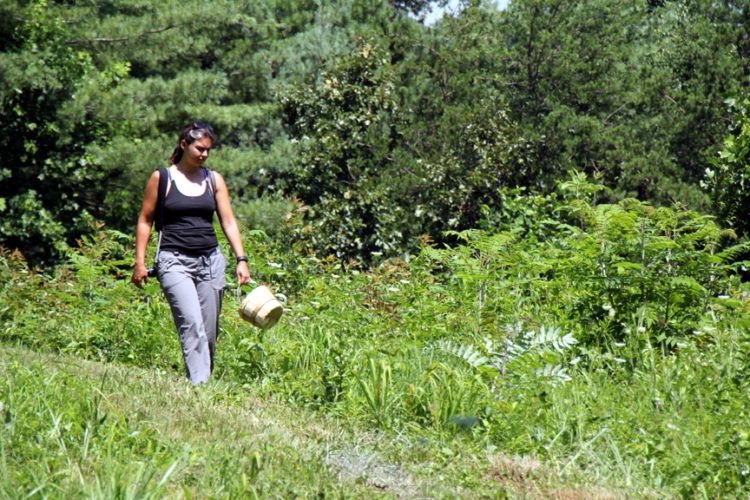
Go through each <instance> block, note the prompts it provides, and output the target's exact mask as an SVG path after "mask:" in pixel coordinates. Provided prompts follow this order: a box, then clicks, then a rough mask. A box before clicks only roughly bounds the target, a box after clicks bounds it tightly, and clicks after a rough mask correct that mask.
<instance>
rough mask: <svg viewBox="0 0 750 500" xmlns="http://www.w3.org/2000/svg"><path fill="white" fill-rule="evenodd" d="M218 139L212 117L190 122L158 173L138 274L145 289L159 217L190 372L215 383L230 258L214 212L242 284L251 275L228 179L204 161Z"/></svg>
mask: <svg viewBox="0 0 750 500" xmlns="http://www.w3.org/2000/svg"><path fill="white" fill-rule="evenodd" d="M215 141H216V133H215V132H214V129H213V127H211V125H209V124H208V123H205V122H194V123H191V124H189V125H187V126H185V127H184V128H183V130H182V132H181V133H180V137H179V139H178V141H177V147H176V148H175V149H174V151H173V152H172V155H171V156H170V158H169V162H170V167H169V168H161V169H159V170H156V171H155V172H154V173H153V174H151V178H150V179H149V181H148V184H147V185H146V194H145V196H144V199H143V206H142V208H141V214H140V216H139V217H138V225H137V228H136V237H135V268H134V269H133V276H132V278H131V281H132V282H133V283H135V285H136V286H138V287H139V288H140V287H141V286H142V282H148V274H149V273H148V270H147V269H146V263H145V259H146V247H147V245H148V240H149V235H150V234H151V226H152V224H153V223H154V221H156V227H157V230H159V231H160V234H159V246H158V249H157V261H156V262H157V263H156V275H157V277H158V279H159V283H160V284H161V288H162V290H163V291H164V295H165V296H166V298H167V301H168V302H169V306H170V308H171V309H172V316H173V318H174V322H175V325H176V327H177V331H178V333H179V336H180V342H181V344H182V354H183V357H184V360H185V368H186V371H187V376H188V378H189V379H190V381H191V382H192V383H193V384H196V385H197V384H201V383H203V382H205V381H207V380H208V378H209V376H210V375H211V372H212V371H213V365H214V354H215V352H216V336H217V333H218V330H219V312H220V311H221V301H222V298H223V293H224V286H225V285H226V276H225V275H224V270H225V268H226V265H227V262H226V259H225V258H224V255H223V254H222V253H221V250H220V248H219V243H218V240H217V239H216V232H215V231H214V228H213V216H214V212H216V213H217V214H218V216H219V222H220V223H221V228H222V230H223V231H224V234H225V235H226V237H227V240H228V241H229V245H230V246H231V247H232V251H233V252H234V254H235V256H236V259H237V271H236V272H237V279H238V281H239V283H240V284H247V283H248V282H249V281H250V272H249V270H248V266H247V257H245V252H244V250H243V247H242V240H241V238H240V232H239V229H238V227H237V221H236V220H235V218H234V214H233V213H232V207H231V205H230V202H229V192H228V191H227V186H226V184H225V183H224V178H223V177H222V176H221V175H220V174H218V173H216V172H213V171H211V170H209V169H207V168H206V167H204V163H205V161H206V159H207V158H208V155H209V153H210V151H211V148H212V146H213V144H214V142H215Z"/></svg>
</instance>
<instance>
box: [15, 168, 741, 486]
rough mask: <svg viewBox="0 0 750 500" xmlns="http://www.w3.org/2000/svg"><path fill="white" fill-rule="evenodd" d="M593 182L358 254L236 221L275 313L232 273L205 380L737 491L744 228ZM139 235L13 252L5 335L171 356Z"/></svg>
mask: <svg viewBox="0 0 750 500" xmlns="http://www.w3.org/2000/svg"><path fill="white" fill-rule="evenodd" d="M597 190H598V188H597V186H595V185H592V184H590V183H588V182H587V181H586V180H585V178H583V177H582V176H578V175H574V176H573V177H572V178H571V180H570V181H569V182H567V183H564V184H562V185H561V186H560V189H559V190H558V192H557V193H555V194H553V195H550V196H547V197H529V196H520V195H519V194H517V193H506V194H505V196H506V203H505V207H506V209H505V211H504V212H503V213H502V214H487V217H486V219H485V222H484V223H483V226H482V228H481V229H477V230H472V231H464V232H460V233H453V234H452V237H454V238H455V240H456V245H454V246H452V247H444V248H436V247H434V246H432V245H430V244H429V241H428V240H427V239H425V241H424V245H423V248H422V252H421V254H420V255H417V256H411V257H410V258H409V259H406V258H405V259H403V260H398V259H395V260H393V259H392V260H389V261H386V262H383V263H381V264H380V265H378V266H375V267H372V268H369V269H365V268H363V267H361V266H358V265H357V263H342V262H338V261H335V260H325V259H324V260H320V259H317V258H315V257H312V256H309V255H307V254H305V253H304V252H302V251H300V250H299V249H295V248H293V245H292V247H291V248H290V247H289V246H282V245H275V244H274V243H273V242H272V241H270V240H269V239H268V238H267V237H265V235H264V234H263V233H261V232H258V231H255V232H253V231H246V232H245V239H246V241H247V242H248V245H247V246H249V247H250V248H251V249H253V255H252V260H253V262H252V263H251V264H252V265H251V269H252V270H253V271H254V278H255V279H256V280H257V281H258V282H261V281H263V282H270V283H272V284H273V286H274V287H275V288H276V289H277V291H279V292H283V293H284V294H285V295H286V296H287V297H288V302H287V309H286V314H285V316H284V317H283V319H282V321H281V322H280V323H279V325H277V326H276V327H275V328H274V329H271V330H269V331H266V332H260V331H257V330H253V329H252V328H251V327H250V326H249V325H248V324H247V323H244V322H242V320H241V319H240V318H239V316H238V315H237V314H235V313H234V310H236V308H237V305H238V298H237V296H236V295H235V294H234V293H233V292H234V290H233V289H232V290H228V293H227V296H226V300H225V308H224V314H223V317H222V327H221V331H220V338H219V342H220V343H219V348H218V357H217V366H218V368H217V373H215V377H216V378H219V379H222V380H226V381H231V382H232V383H233V384H235V385H236V387H246V388H252V389H253V391H258V393H259V394H261V395H263V397H267V398H272V399H274V400H276V401H278V402H283V403H291V404H293V405H298V406H301V407H307V408H311V409H313V410H315V411H319V412H322V413H323V414H328V415H332V416H336V417H337V418H342V419H349V420H351V421H354V422H357V423H358V425H364V426H371V427H372V428H375V429H380V430H381V431H383V432H386V433H396V434H399V435H401V434H406V435H412V436H419V438H420V439H426V440H431V441H434V440H437V441H440V442H443V443H444V444H445V445H444V449H445V456H444V457H442V459H443V460H446V461H449V460H450V459H451V456H454V455H457V454H477V455H487V454H489V455H491V456H495V457H496V456H497V454H499V453H502V454H504V455H508V456H512V455H518V456H525V457H536V458H535V459H539V460H542V461H543V462H545V463H547V464H550V465H551V466H552V467H555V468H556V470H557V471H558V472H560V473H561V474H562V475H561V477H562V478H564V480H565V481H567V482H571V483H576V482H580V483H582V484H587V483H589V484H591V483H598V484H609V485H613V486H614V487H618V488H625V489H626V491H631V490H632V491H640V492H644V491H658V492H664V493H666V494H677V495H689V496H692V495H701V496H708V497H715V496H721V495H724V494H727V493H732V494H737V495H739V496H742V495H743V494H744V495H746V494H750V484H749V483H748V478H750V462H749V461H748V458H747V457H748V456H750V437H749V436H750V416H748V411H747V409H746V408H747V407H748V389H750V387H749V384H748V366H749V365H748V361H749V360H748V354H749V353H750V334H749V333H748V326H750V301H749V300H748V288H747V286H746V285H744V284H742V283H740V281H739V279H738V271H740V270H741V267H742V266H744V263H742V262H735V261H734V259H735V257H736V256H737V255H739V254H740V253H741V252H742V251H744V248H745V247H746V245H736V246H734V247H732V246H729V245H730V244H731V242H732V237H733V235H732V233H731V232H730V231H725V230H722V229H721V228H719V227H718V226H717V225H716V224H715V223H714V222H713V221H712V220H711V219H710V218H709V217H706V216H702V215H699V214H696V213H693V212H690V211H687V210H684V209H681V208H680V207H676V208H672V209H667V208H654V207H652V206H650V205H648V204H646V203H643V202H639V201H636V200H623V201H621V202H619V203H616V204H603V203H597V202H596V197H597ZM295 223H296V222H295V218H294V217H291V218H290V222H289V224H295ZM224 244H225V243H224ZM131 245H132V243H131V240H130V238H128V237H126V236H124V235H121V234H118V233H116V232H113V231H107V230H104V229H103V228H102V229H101V230H100V231H99V232H98V233H97V235H96V236H95V237H94V239H93V240H90V241H84V242H82V243H81V245H80V247H79V248H76V249H74V250H71V251H70V255H69V261H68V263H67V264H66V265H65V266H63V267H61V268H59V269H57V270H55V271H54V272H49V273H45V272H41V271H37V270H30V269H29V268H28V267H27V266H26V265H25V263H24V262H23V260H22V259H21V258H20V256H18V255H17V254H12V253H8V252H6V253H4V254H3V255H2V257H0V283H2V285H0V287H1V288H0V319H1V320H2V327H1V328H2V330H0V335H1V336H2V340H3V342H6V343H12V344H21V345H24V346H28V347H31V348H33V349H37V350H42V351H51V352H60V353H68V354H74V355H76V356H80V357H85V358H88V359H95V360H102V361H118V362H124V363H129V364H132V365H136V366H141V367H150V368H151V369H153V370H159V371H166V372H174V373H175V374H176V375H177V374H180V373H181V372H182V360H181V359H180V357H179V356H180V350H179V346H178V343H177V337H176V334H175V332H174V326H173V325H172V322H171V317H170V315H169V312H168V308H167V306H166V303H165V301H164V300H163V299H162V297H161V294H160V292H159V289H158V284H156V283H154V282H152V283H149V285H148V286H147V287H146V288H145V290H144V291H139V290H137V289H135V287H133V286H132V285H130V284H129V283H128V277H129V276H128V275H129V258H128V256H129V255H130V254H131V252H132V250H131ZM6 404H8V402H6ZM412 453H414V454H415V456H418V454H419V447H414V449H413V450H412ZM582 471H583V472H582ZM474 480H476V478H474V479H471V478H467V479H466V481H467V483H471V481H474Z"/></svg>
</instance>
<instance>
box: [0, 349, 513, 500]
mask: <svg viewBox="0 0 750 500" xmlns="http://www.w3.org/2000/svg"><path fill="white" fill-rule="evenodd" d="M0 380H2V382H0V401H1V402H2V403H1V404H2V407H1V409H0V412H1V413H2V419H3V421H4V422H5V423H4V425H3V427H2V431H1V432H2V439H0V447H1V448H0V460H1V461H0V480H1V481H0V497H8V498H17V497H25V496H26V495H28V494H32V496H41V497H45V496H51V497H78V496H84V497H99V498H162V497H187V498H190V497H201V498H205V497H218V498H236V497H237V496H239V495H242V496H249V497H252V496H256V495H257V496H269V495H270V496H281V497H291V496H319V495H325V496H334V497H366V496H372V495H373V494H375V495H386V496H423V495H427V496H446V495H448V496H452V495H455V494H458V495H461V489H460V488H458V487H453V486H451V485H448V484H441V482H440V481H434V480H433V479H430V478H427V477H422V478H419V477H415V476H414V475H413V474H411V473H409V472H407V471H406V470H405V469H404V467H402V466H398V465H393V464H388V463H386V462H385V461H383V460H381V459H380V458H379V453H378V452H377V451H376V450H377V449H378V447H379V443H378V439H377V436H372V435H367V434H362V435H357V436H353V435H351V434H350V433H349V432H348V431H345V430H342V429H340V427H339V425H338V423H337V422H336V421H332V420H324V419H322V418H321V417H320V415H317V414H313V413H311V412H306V411H304V410H298V409H295V410H292V409H290V408H288V407H285V406H281V405H279V404H275V403H270V402H266V401H261V400H259V399H258V398H256V397H254V396H253V395H252V394H247V393H246V391H239V390H236V388H233V387H231V386H228V385H227V384H225V383H223V382H221V381H218V382H212V383H209V384H207V385H206V386H203V387H201V388H197V389H196V388H193V387H192V386H190V385H189V384H188V383H186V382H185V381H184V380H182V379H175V377H174V375H173V374H170V375H164V374H159V373H156V372H154V371H148V370H141V369H136V368H131V367H126V366H122V365H115V364H100V363H94V362H88V361H80V360H77V359H74V358H69V357H63V356H53V355H43V354H38V353H34V352H31V351H27V350H21V349H16V348H10V347H7V346H3V347H0ZM495 486H496V488H498V489H497V490H496V493H501V491H502V488H501V487H499V485H495Z"/></svg>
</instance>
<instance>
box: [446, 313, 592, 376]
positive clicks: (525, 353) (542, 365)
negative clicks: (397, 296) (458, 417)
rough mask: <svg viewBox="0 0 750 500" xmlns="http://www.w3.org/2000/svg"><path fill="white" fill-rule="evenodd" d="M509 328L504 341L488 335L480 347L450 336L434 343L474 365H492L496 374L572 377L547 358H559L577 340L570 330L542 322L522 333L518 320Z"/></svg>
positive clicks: (563, 368) (478, 366)
mask: <svg viewBox="0 0 750 500" xmlns="http://www.w3.org/2000/svg"><path fill="white" fill-rule="evenodd" d="M508 330H509V335H508V337H506V339H505V341H504V342H503V343H499V342H497V341H494V340H492V339H489V338H487V339H485V342H484V346H482V349H479V348H477V347H475V346H473V345H470V344H459V343H454V342H453V341H451V340H440V341H438V343H437V347H438V348H439V349H441V350H442V351H444V352H446V353H448V354H450V355H452V356H455V357H457V358H459V359H461V360H463V361H464V362H466V363H467V364H469V365H470V366H472V367H474V368H482V367H489V368H492V369H493V370H494V371H495V372H496V373H497V376H499V377H502V376H506V375H509V374H510V375H514V376H517V377H519V378H522V379H523V378H528V376H533V378H535V379H543V380H545V381H547V382H548V383H551V384H552V385H559V384H561V383H564V382H568V381H569V380H571V378H570V376H569V375H568V373H567V370H566V368H565V367H563V366H562V365H560V364H553V363H551V362H550V361H551V359H550V358H553V357H554V358H559V356H560V355H561V354H562V353H563V352H564V351H566V350H568V349H570V348H572V347H573V346H574V345H575V344H577V343H578V341H577V340H576V339H575V337H573V335H572V334H571V333H568V334H565V335H563V334H562V333H561V330H560V328H559V327H555V326H550V327H547V326H542V327H541V328H540V329H539V331H538V332H534V331H530V332H525V333H524V332H523V331H522V328H521V325H520V324H516V325H513V326H511V327H509V328H508ZM508 372H510V373H508Z"/></svg>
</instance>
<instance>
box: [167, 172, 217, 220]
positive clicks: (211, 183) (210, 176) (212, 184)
mask: <svg viewBox="0 0 750 500" xmlns="http://www.w3.org/2000/svg"><path fill="white" fill-rule="evenodd" d="M203 178H204V180H208V189H210V190H211V194H212V195H213V196H214V198H216V177H215V175H214V171H213V170H211V169H209V168H205V167H203ZM171 183H172V174H171V173H170V171H169V169H168V168H160V169H159V190H158V195H157V198H156V221H155V225H156V230H157V231H159V232H161V229H162V227H163V226H164V200H165V199H166V198H167V189H168V188H169V186H170V185H171Z"/></svg>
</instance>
